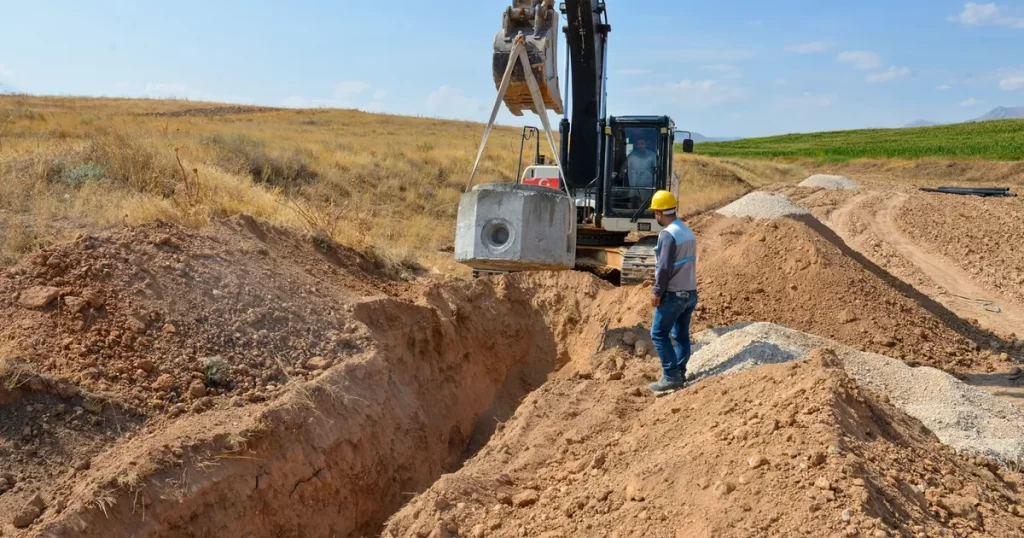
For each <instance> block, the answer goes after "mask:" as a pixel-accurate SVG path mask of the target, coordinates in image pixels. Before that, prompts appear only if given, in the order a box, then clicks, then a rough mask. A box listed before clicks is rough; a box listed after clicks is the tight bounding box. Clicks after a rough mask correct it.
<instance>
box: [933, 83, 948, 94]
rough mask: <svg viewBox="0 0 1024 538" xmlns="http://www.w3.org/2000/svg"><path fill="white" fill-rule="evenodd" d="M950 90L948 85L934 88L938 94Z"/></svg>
mask: <svg viewBox="0 0 1024 538" xmlns="http://www.w3.org/2000/svg"><path fill="white" fill-rule="evenodd" d="M950 88H952V86H950V85H949V84H943V85H941V86H939V87H938V88H935V89H937V90H939V91H940V92H944V91H946V90H948V89H950Z"/></svg>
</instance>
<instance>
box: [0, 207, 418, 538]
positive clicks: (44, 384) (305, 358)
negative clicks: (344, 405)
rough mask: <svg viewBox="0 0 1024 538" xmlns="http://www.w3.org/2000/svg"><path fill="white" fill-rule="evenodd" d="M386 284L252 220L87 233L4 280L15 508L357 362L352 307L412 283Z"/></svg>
mask: <svg viewBox="0 0 1024 538" xmlns="http://www.w3.org/2000/svg"><path fill="white" fill-rule="evenodd" d="M382 274H383V271H382V270H381V268H380V267H379V266H378V264H376V263H375V262H374V260H372V259H369V258H367V257H365V256H363V255H361V254H358V253H356V252H353V251H350V250H347V249H343V248H340V247H336V246H332V245H328V244H323V243H319V244H318V243H316V242H315V241H312V240H310V239H308V238H304V237H302V236H300V235H298V234H294V233H291V232H285V231H282V230H278V229H275V228H272V227H268V226H262V225H260V224H258V223H256V222H255V221H252V220H251V219H247V218H239V219H234V220H231V221H227V222H223V223H221V224H220V225H219V226H217V227H212V228H209V229H206V230H204V231H202V232H191V231H186V230H183V229H181V228H178V227H176V226H171V225H167V224H153V225H147V226H141V227H138V228H130V229H125V230H119V231H115V232H112V233H109V234H105V235H102V236H83V237H80V238H79V239H78V240H76V241H74V242H73V243H70V244H64V245H60V246H56V247H53V248H47V249H44V250H43V251H41V252H40V253H38V254H36V255H34V256H31V257H30V258H28V259H26V260H24V262H23V263H21V264H19V265H16V266H14V267H11V268H10V269H8V270H7V271H6V272H5V273H4V274H3V275H0V381H2V382H3V384H2V386H0V405H2V406H3V408H4V411H3V413H2V415H0V432H2V435H3V437H2V441H0V460H2V461H4V465H3V469H0V471H3V472H6V473H10V474H11V475H12V478H11V479H10V480H7V486H5V487H0V489H4V490H9V491H8V492H7V493H5V494H3V495H0V513H4V514H8V513H10V514H13V513H16V512H17V511H18V510H19V509H21V508H22V504H23V503H24V502H25V501H26V499H27V498H29V497H30V496H31V495H32V494H34V493H37V492H40V491H51V490H53V489H54V488H55V487H59V486H58V485H57V484H58V482H59V481H60V480H62V479H63V478H64V477H65V475H66V472H67V470H68V469H76V470H77V471H83V470H86V469H88V468H89V466H90V464H89V463H88V462H89V461H90V460H91V459H93V458H96V457H99V456H101V455H102V454H103V453H104V451H107V450H109V449H110V447H112V446H115V445H118V444H119V443H123V442H126V441H129V440H131V439H135V438H137V437H138V436H140V435H145V434H147V433H151V432H154V431H157V430H160V429H161V428H165V427H166V425H165V424H164V423H165V422H168V421H173V420H174V419H176V418H177V417H180V416H182V415H188V414H193V415H200V414H204V413H211V412H215V411H220V410H226V409H231V408H242V407H245V406H249V405H253V404H257V403H259V402H264V401H269V400H274V399H276V398H278V397H280V396H281V395H282V394H284V393H285V392H286V390H285V387H286V386H291V385H295V384H297V383H300V382H304V381H309V380H313V379H316V378H317V377H318V376H320V375H322V374H323V372H324V370H325V369H327V368H329V367H331V366H332V365H334V364H337V363H341V362H344V361H345V360H348V359H350V357H351V356H354V355H357V354H358V352H360V351H361V350H363V349H364V348H365V347H367V337H366V331H365V328H362V327H361V326H360V325H358V324H357V323H355V322H354V321H353V320H352V316H351V314H350V313H349V311H350V310H351V309H352V308H353V306H352V305H353V303H355V302H356V301H357V300H365V298H366V297H377V296H385V295H386V294H385V291H386V290H392V292H393V293H397V292H399V291H401V290H404V289H407V288H409V286H406V285H405V284H403V283H399V282H393V281H390V280H388V279H387V278H385V277H383V276H382ZM112 457H113V458H114V459H116V454H115V455H114V456H112ZM58 497H59V496H58ZM65 501H67V499H65ZM51 513H52V511H51ZM4 523H7V522H6V521H0V525H2V524H4ZM0 528H2V527H0Z"/></svg>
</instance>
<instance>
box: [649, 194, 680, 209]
mask: <svg viewBox="0 0 1024 538" xmlns="http://www.w3.org/2000/svg"><path fill="white" fill-rule="evenodd" d="M678 206H679V202H678V201H677V200H676V196H675V195H674V194H672V193H671V192H669V191H658V192H656V193H654V198H652V199H651V209H652V210H654V211H665V210H666V209H675V208H676V207H678Z"/></svg>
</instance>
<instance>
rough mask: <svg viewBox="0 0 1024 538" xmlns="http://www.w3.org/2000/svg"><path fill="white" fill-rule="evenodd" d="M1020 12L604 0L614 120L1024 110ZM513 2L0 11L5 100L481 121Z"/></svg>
mask: <svg viewBox="0 0 1024 538" xmlns="http://www.w3.org/2000/svg"><path fill="white" fill-rule="evenodd" d="M1008 2H1010V3H995V4H992V3H984V2H982V3H965V2H963V1H946V0H887V1H880V0H858V1H856V2H845V1H844V2H838V1H829V2H820V1H810V0H775V1H772V2H765V1H763V0H735V1H727V2H686V1H679V0H675V1H671V0H646V1H641V0H608V10H609V17H610V22H611V24H612V34H611V39H612V42H611V53H610V57H609V63H610V72H611V74H610V82H609V92H610V96H609V112H610V113H612V114H646V113H658V114H670V115H671V116H673V117H674V119H675V120H676V123H677V125H678V126H679V127H680V128H683V129H691V130H694V131H698V132H701V133H703V134H706V135H710V136H756V135H768V134H777V133H786V132H807V131H818V130H832V129H848V128H859V127H893V126H899V125H903V124H905V123H907V122H910V121H912V120H916V119H928V120H933V121H960V120H965V119H969V118H973V117H976V116H979V115H981V114H983V113H984V112H986V111H988V110H989V109H991V108H993V107H995V106H999V105H1005V106H1024V0H1008ZM1014 2H1016V3H1014ZM509 3H510V2H509V1H508V0H469V1H465V0H464V1H455V0H435V1H432V2H426V1H421V0H391V1H388V2H374V1H367V0H361V1H356V0H340V1H338V0H335V1H330V2H328V1H308V0H306V1H302V0H292V1H291V2H288V3H287V4H286V3H285V2H259V1H253V0H248V1H244V2H243V1H237V0H221V1H210V2H199V1H194V0H179V1H176V2H127V1H114V0H91V1H89V2H81V1H68V0H37V1H33V2H25V1H15V0H0V12H2V13H3V14H4V16H3V17H2V18H0V84H2V85H4V86H8V87H14V88H17V89H18V90H21V91H24V92H27V93H33V94H50V95H53V94H56V95H105V96H151V97H187V98H190V99H197V100H198V99H203V100H216V101H227V102H240V103H255V104H264V105H273V106H332V107H344V108H360V109H363V110H371V111H385V112H394V113H399V114H415V115H423V116H436V117H449V118H463V119H471V120H484V119H486V117H487V115H488V113H489V110H490V107H491V105H492V104H493V100H494V96H495V90H494V85H493V82H492V80H491V46H492V41H493V39H494V35H495V33H496V32H497V31H498V29H499V27H500V24H501V14H502V12H503V10H504V8H505V7H506V6H507V5H509ZM385 5H386V6H387V7H385ZM563 66H564V64H563ZM563 66H560V69H561V68H562V67H563ZM500 119H501V121H502V122H503V123H508V124H522V123H523V122H527V123H531V124H538V123H539V122H538V118H536V116H533V115H532V114H529V113H528V114H527V115H526V116H525V117H524V118H514V117H513V116H511V115H510V114H509V113H507V112H504V111H503V113H502V115H501V117H500Z"/></svg>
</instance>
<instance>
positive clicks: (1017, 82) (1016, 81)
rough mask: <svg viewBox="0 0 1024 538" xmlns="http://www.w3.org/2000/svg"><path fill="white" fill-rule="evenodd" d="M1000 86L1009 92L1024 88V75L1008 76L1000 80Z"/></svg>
mask: <svg viewBox="0 0 1024 538" xmlns="http://www.w3.org/2000/svg"><path fill="white" fill-rule="evenodd" d="M999 87H1000V88H1001V89H1003V90H1006V91H1008V92H1012V91H1017V90H1024V76H1021V77H1006V78H1004V79H1003V80H1000V81H999Z"/></svg>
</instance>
